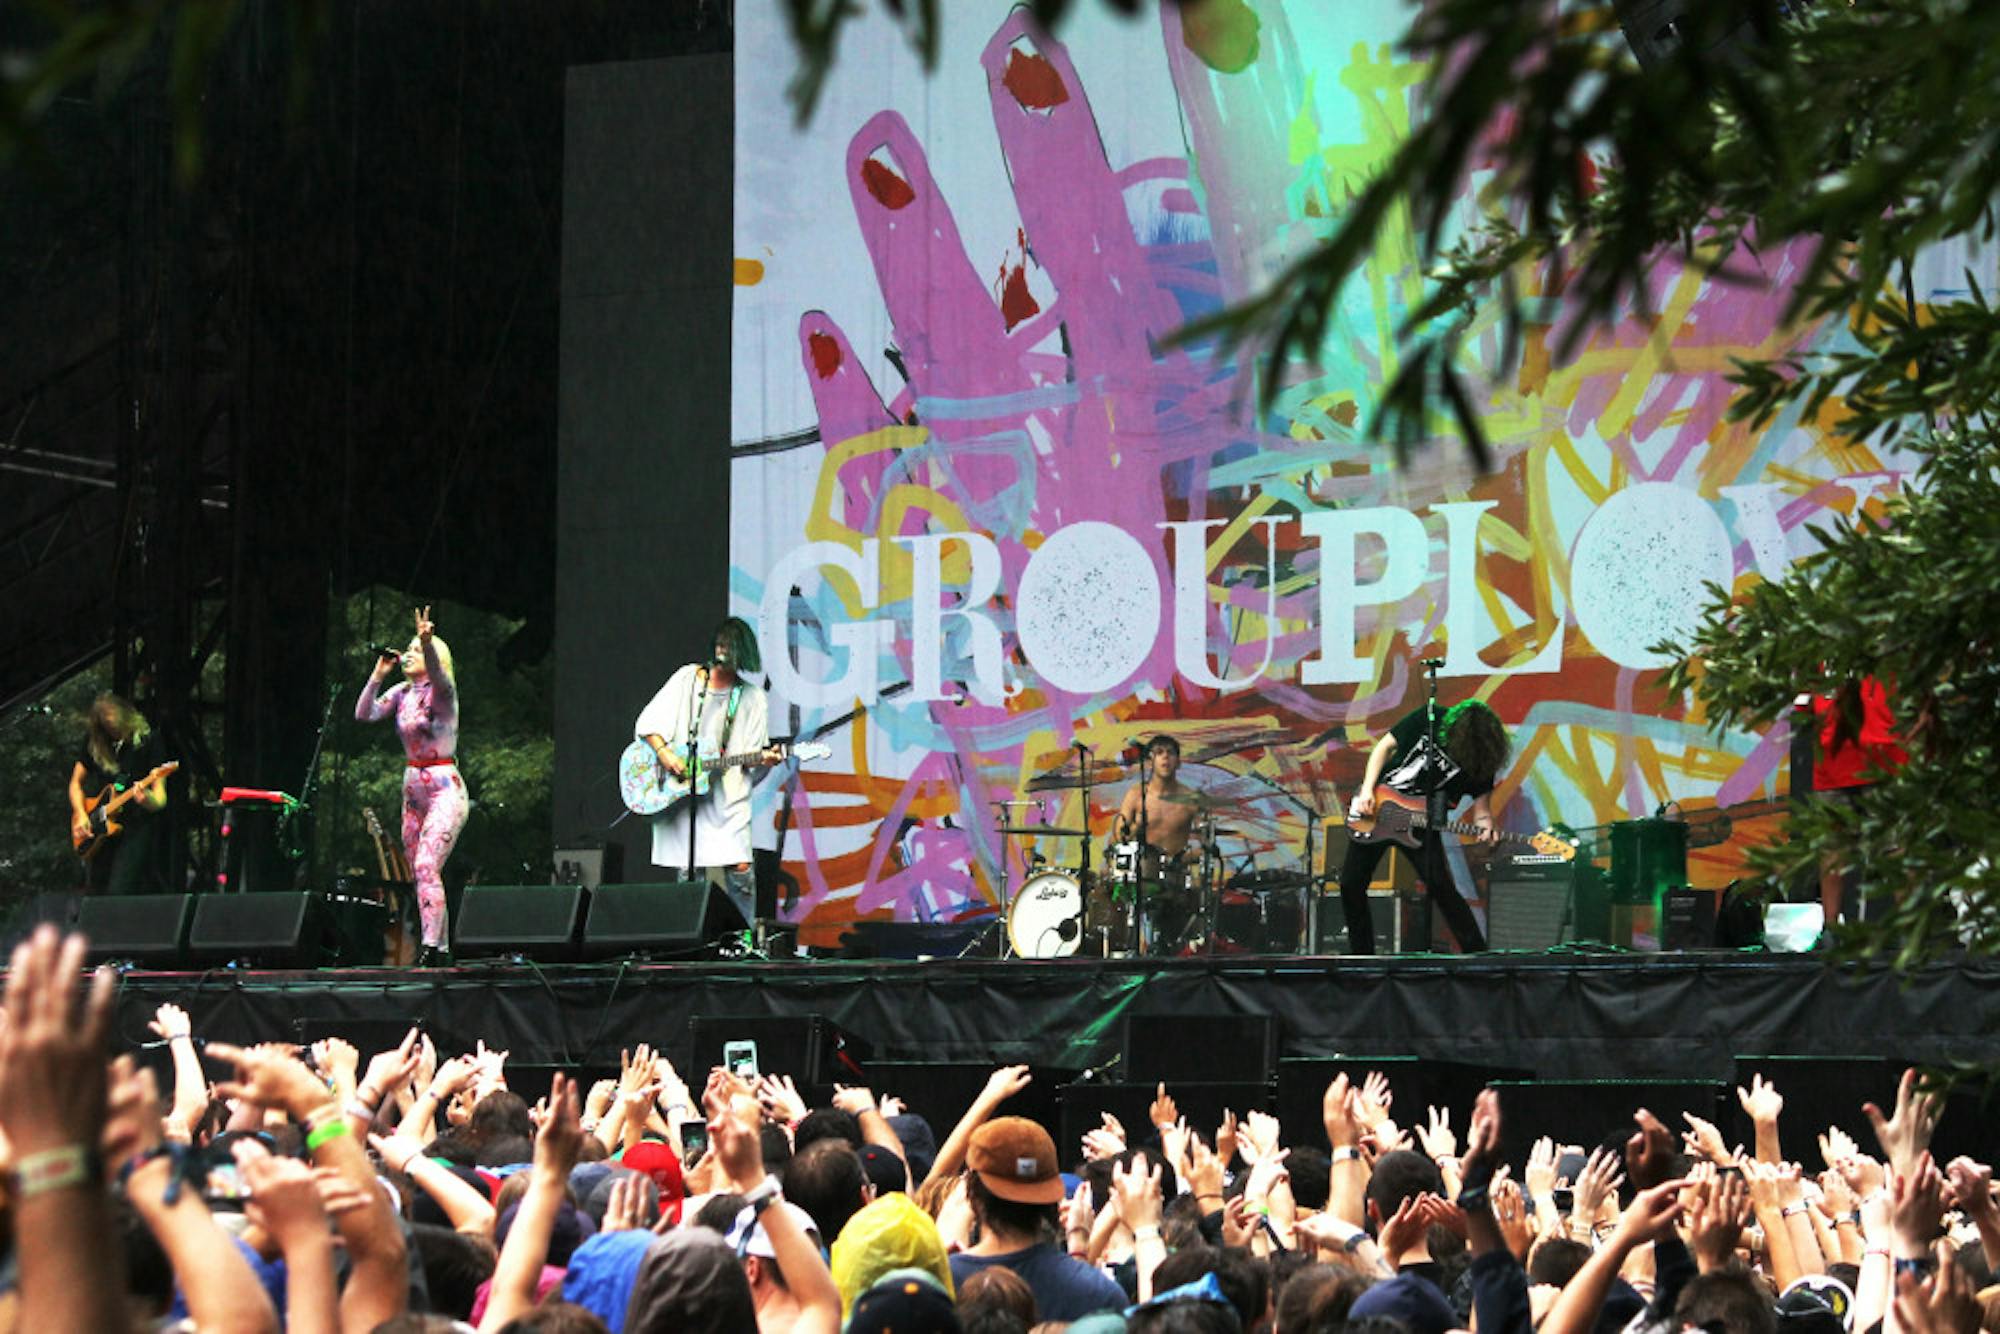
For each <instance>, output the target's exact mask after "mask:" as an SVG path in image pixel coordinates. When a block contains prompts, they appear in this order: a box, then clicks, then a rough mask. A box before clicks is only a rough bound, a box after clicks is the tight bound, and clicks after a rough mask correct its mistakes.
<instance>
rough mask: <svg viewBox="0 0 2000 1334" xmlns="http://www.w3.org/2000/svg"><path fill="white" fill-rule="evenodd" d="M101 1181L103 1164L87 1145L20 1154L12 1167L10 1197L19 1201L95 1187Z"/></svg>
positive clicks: (74, 1145)
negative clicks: (75, 1187) (12, 1179)
mask: <svg viewBox="0 0 2000 1334" xmlns="http://www.w3.org/2000/svg"><path fill="white" fill-rule="evenodd" d="M103 1180H104V1163H103V1161H102V1160H101V1159H99V1158H98V1156H97V1151H96V1150H95V1149H93V1148H91V1147H90V1146H89V1145H88V1144H65V1145H63V1146H62V1147H61V1148H59V1149H44V1150H43V1151H42V1152H40V1153H30V1154H24V1155H22V1157H21V1158H20V1160H19V1161H18V1162H16V1163H15V1164H14V1194H15V1196H16V1198H19V1199H23V1200H31V1199H33V1198H34V1197H35V1196H37V1195H42V1194H46V1193H47V1192H49V1191H52V1190H67V1189H68V1188H69V1187H71V1186H95V1185H97V1184H98V1183H100V1182H101V1181H103Z"/></svg>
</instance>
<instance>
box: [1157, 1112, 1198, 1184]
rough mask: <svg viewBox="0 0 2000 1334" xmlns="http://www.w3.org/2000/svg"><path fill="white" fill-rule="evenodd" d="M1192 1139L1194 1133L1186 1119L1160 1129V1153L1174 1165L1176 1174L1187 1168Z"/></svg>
mask: <svg viewBox="0 0 2000 1334" xmlns="http://www.w3.org/2000/svg"><path fill="white" fill-rule="evenodd" d="M1192 1138H1194V1132H1193V1131H1192V1130H1189V1129H1188V1123H1187V1118H1185V1117H1183V1118H1181V1119H1180V1120H1178V1121H1176V1122H1174V1123H1173V1124H1172V1125H1170V1126H1161V1127H1160V1152H1161V1153H1162V1154H1164V1155H1165V1157H1166V1160H1167V1161H1168V1162H1169V1163H1171V1164H1173V1167H1174V1170H1175V1171H1176V1172H1180V1171H1183V1170H1184V1169H1185V1168H1186V1166H1187V1149H1188V1141H1189V1140H1190V1139H1192Z"/></svg>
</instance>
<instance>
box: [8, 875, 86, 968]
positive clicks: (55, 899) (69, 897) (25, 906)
mask: <svg viewBox="0 0 2000 1334" xmlns="http://www.w3.org/2000/svg"><path fill="white" fill-rule="evenodd" d="M82 911H83V895H81V894H79V893H77V892H76V891H74V890H45V891H43V892H42V893H39V894H30V895H29V896H28V897H27V898H25V899H22V900H21V902H20V903H19V905H17V906H16V907H15V909H14V915H13V916H12V917H10V918H9V919H8V920H7V929H6V933H5V934H4V935H0V949H5V950H6V951H7V952H8V953H10V954H11V953H12V952H13V949H14V946H16V945H18V944H20V943H21V942H22V941H23V940H26V939H27V938H28V937H29V936H31V935H33V934H34V933H35V928H37V927H39V926H41V925H42V924H43V923H47V924H48V925H50V926H53V927H55V928H57V929H58V930H61V931H74V930H75V929H76V919H77V914H78V913H80V912H82Z"/></svg>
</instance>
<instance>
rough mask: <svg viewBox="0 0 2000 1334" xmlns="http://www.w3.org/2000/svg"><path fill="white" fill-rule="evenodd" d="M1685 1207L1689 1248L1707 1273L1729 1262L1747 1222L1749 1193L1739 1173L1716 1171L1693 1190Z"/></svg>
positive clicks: (1698, 1264) (1702, 1270) (1748, 1218)
mask: <svg viewBox="0 0 2000 1334" xmlns="http://www.w3.org/2000/svg"><path fill="white" fill-rule="evenodd" d="M1694 1195H1695V1199H1694V1202H1693V1205H1692V1207H1690V1208H1689V1210H1688V1249H1690V1250H1692V1251H1693V1252H1694V1258H1695V1264H1696V1265H1697V1266H1698V1267H1699V1268H1700V1270H1701V1272H1702V1273H1704V1274H1706V1273H1708V1272H1710V1271H1711V1270H1715V1269H1720V1268H1721V1267H1722V1266H1724V1265H1726V1264H1728V1263H1729V1261H1730V1259H1731V1258H1732V1257H1733V1256H1734V1255H1735V1254H1736V1242H1737V1239H1738V1238H1739V1237H1740V1236H1742V1234H1743V1228H1744V1226H1745V1225H1746V1224H1748V1223H1749V1221H1750V1192H1749V1189H1748V1187H1747V1186H1745V1184H1744V1181H1743V1178H1742V1177H1741V1176H1738V1175H1735V1174H1733V1173H1731V1174H1726V1175H1725V1174H1722V1173H1717V1174H1715V1175H1713V1176H1711V1177H1710V1178H1709V1179H1708V1180H1707V1181H1706V1182H1705V1183H1703V1188H1702V1189H1701V1190H1699V1191H1696V1192H1695V1193H1694Z"/></svg>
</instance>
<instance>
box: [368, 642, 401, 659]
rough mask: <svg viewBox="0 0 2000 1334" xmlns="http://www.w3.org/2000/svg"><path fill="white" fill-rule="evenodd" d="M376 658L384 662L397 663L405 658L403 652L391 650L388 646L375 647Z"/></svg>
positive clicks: (379, 645) (395, 649) (378, 645)
mask: <svg viewBox="0 0 2000 1334" xmlns="http://www.w3.org/2000/svg"><path fill="white" fill-rule="evenodd" d="M375 656H376V658H378V659H380V660H381V661H383V662H395V661H397V660H399V659H400V658H401V657H402V656H403V650H401V649H399V648H390V647H389V646H388V645H387V644H377V645H376V646H375Z"/></svg>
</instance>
